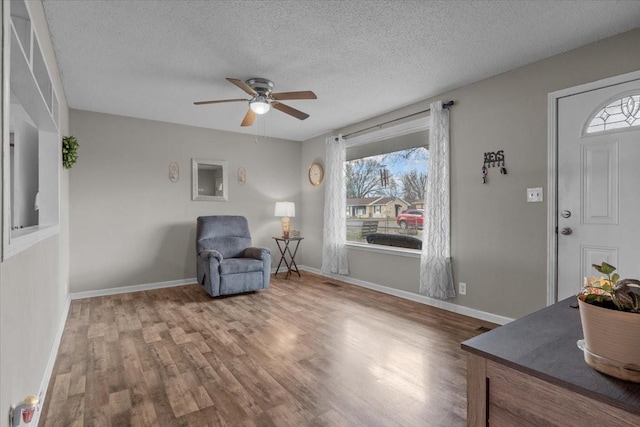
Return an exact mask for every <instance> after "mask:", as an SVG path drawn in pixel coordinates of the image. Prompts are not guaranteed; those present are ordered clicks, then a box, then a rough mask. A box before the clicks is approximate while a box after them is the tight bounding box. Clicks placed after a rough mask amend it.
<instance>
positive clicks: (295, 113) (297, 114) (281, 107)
mask: <svg viewBox="0 0 640 427" xmlns="http://www.w3.org/2000/svg"><path fill="white" fill-rule="evenodd" d="M271 106H272V107H273V108H275V109H276V110H280V111H282V112H283V113H286V114H288V115H290V116H293V117H295V118H296V119H300V120H304V119H306V118H307V117H309V115H308V114H307V113H303V112H302V111H300V110H296V109H295V108H291V107H289V106H288V105H284V104H282V103H281V102H273V103H271Z"/></svg>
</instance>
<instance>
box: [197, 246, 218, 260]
mask: <svg viewBox="0 0 640 427" xmlns="http://www.w3.org/2000/svg"><path fill="white" fill-rule="evenodd" d="M198 256H199V257H201V258H202V259H211V258H216V259H217V260H218V262H221V261H222V260H223V257H222V254H221V253H220V252H218V251H216V250H213V249H207V250H204V251H202V252H200V253H199V254H198Z"/></svg>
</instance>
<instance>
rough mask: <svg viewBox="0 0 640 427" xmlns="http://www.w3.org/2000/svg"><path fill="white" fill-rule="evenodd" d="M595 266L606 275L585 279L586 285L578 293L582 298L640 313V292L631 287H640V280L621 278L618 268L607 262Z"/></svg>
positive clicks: (608, 306) (590, 301) (592, 302)
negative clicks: (617, 271)
mask: <svg viewBox="0 0 640 427" xmlns="http://www.w3.org/2000/svg"><path fill="white" fill-rule="evenodd" d="M593 268H595V269H596V270H597V271H598V272H599V273H601V274H604V275H606V277H605V276H601V277H595V276H594V277H589V278H587V279H585V283H584V287H583V288H582V290H581V291H580V293H579V294H578V298H580V300H582V301H584V302H586V303H588V304H593V305H598V306H601V307H605V308H611V309H614V310H620V311H626V312H630V313H640V294H638V293H636V292H634V291H633V289H631V288H632V287H636V288H640V280H636V279H624V280H620V275H619V274H618V273H615V271H616V268H615V267H614V266H612V265H610V264H607V263H606V262H603V263H602V264H601V265H598V264H593Z"/></svg>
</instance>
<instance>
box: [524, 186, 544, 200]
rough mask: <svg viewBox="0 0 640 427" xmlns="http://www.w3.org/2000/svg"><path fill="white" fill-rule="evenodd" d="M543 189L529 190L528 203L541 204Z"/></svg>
mask: <svg viewBox="0 0 640 427" xmlns="http://www.w3.org/2000/svg"><path fill="white" fill-rule="evenodd" d="M541 201H542V187H536V188H527V202H541Z"/></svg>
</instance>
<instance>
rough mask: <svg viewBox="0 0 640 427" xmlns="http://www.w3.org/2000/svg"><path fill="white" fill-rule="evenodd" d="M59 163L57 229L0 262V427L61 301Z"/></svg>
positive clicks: (64, 249) (51, 332)
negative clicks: (51, 234)
mask: <svg viewBox="0 0 640 427" xmlns="http://www.w3.org/2000/svg"><path fill="white" fill-rule="evenodd" d="M28 7H29V8H30V11H31V16H32V22H33V25H34V27H35V28H36V31H37V32H38V35H39V37H40V44H41V47H42V51H43V55H44V58H45V61H46V63H47V65H48V67H49V70H50V73H51V78H52V81H53V85H54V87H55V89H56V92H57V95H58V100H59V103H60V127H61V131H62V134H64V135H67V134H68V128H69V126H68V109H67V103H66V99H65V96H64V90H63V87H62V83H61V81H60V76H59V73H58V69H57V65H56V62H55V55H54V53H53V48H52V46H51V41H50V38H49V34H48V27H47V23H46V21H45V18H44V11H43V8H42V4H41V3H40V2H31V1H30V2H28ZM6 95H7V94H3V96H6ZM58 144H60V142H58ZM58 149H60V148H58ZM60 169H61V183H60V191H61V194H60V215H61V217H60V233H59V234H58V235H57V236H54V237H52V238H49V239H47V240H45V241H43V242H41V243H39V244H37V245H35V246H33V247H31V248H29V249H27V250H25V251H23V252H21V253H19V254H18V255H15V256H13V257H11V258H9V259H7V260H6V261H4V262H2V263H1V264H0V351H1V352H2V354H1V355H0V413H2V414H3V415H2V416H0V427H5V426H8V425H9V421H8V416H7V414H8V411H9V407H10V405H11V404H15V403H18V402H19V401H21V400H22V399H23V398H24V397H25V396H27V395H29V394H37V393H38V392H39V391H40V390H39V388H40V385H41V384H40V383H41V381H42V379H43V376H44V374H45V370H46V368H47V362H48V360H49V355H50V353H51V349H52V346H53V344H54V339H55V337H56V333H57V332H58V329H59V326H60V323H61V320H63V319H62V316H63V314H64V311H65V309H66V306H67V294H68V293H67V280H68V246H67V241H68V239H67V234H68V184H67V182H68V181H67V173H66V172H65V171H64V169H62V167H61V168H60ZM0 188H1V186H0ZM45 386H46V384H45Z"/></svg>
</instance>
